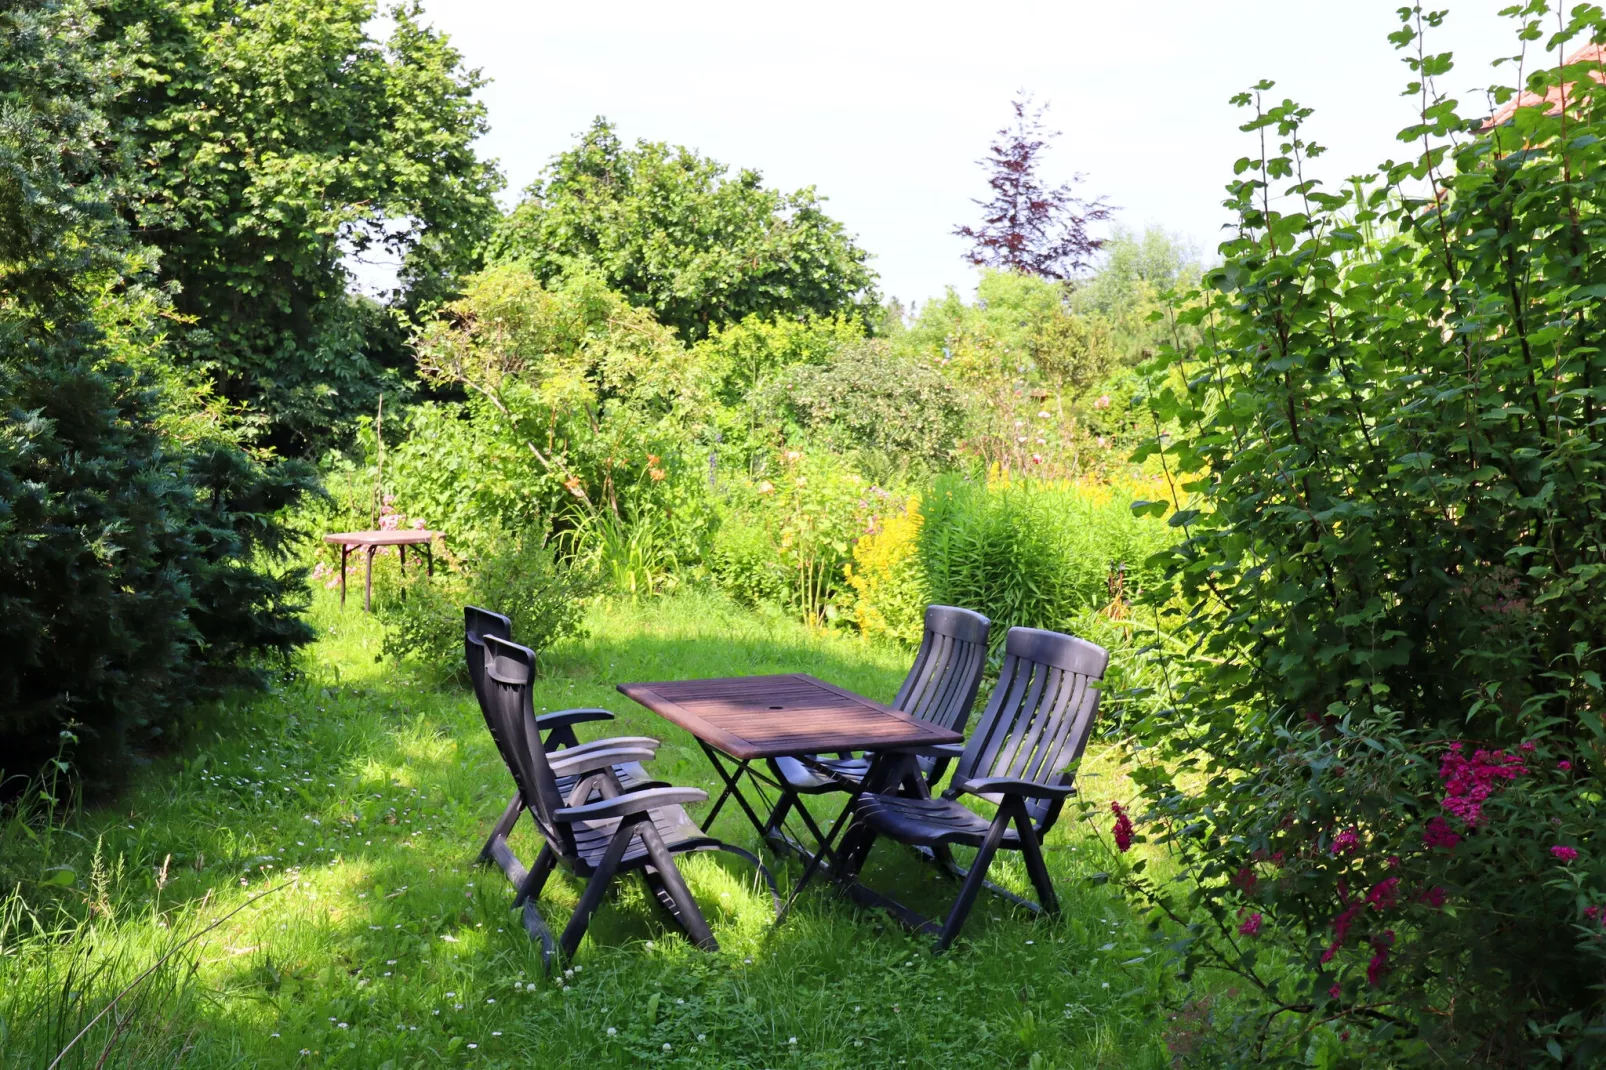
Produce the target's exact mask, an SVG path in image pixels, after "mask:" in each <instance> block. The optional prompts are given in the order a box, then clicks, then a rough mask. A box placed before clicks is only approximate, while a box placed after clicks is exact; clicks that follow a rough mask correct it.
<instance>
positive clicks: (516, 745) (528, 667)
mask: <svg viewBox="0 0 1606 1070" xmlns="http://www.w3.org/2000/svg"><path fill="white" fill-rule="evenodd" d="M481 639H482V641H483V642H484V644H485V661H484V670H485V682H484V688H485V708H486V718H485V719H486V722H487V724H489V725H490V726H491V738H492V739H494V740H495V741H496V748H497V750H498V751H500V752H501V754H502V760H503V761H504V762H506V763H507V768H508V772H510V773H512V774H513V782H514V783H515V784H517V785H518V789H519V795H520V796H521V797H522V798H523V799H524V806H525V808H526V809H528V810H529V811H530V814H531V815H532V816H533V817H534V818H535V823H536V825H537V826H539V827H540V829H541V835H543V836H544V837H546V841H547V843H549V844H550V845H551V846H552V849H553V850H554V851H555V852H557V853H558V854H559V855H560V856H562V857H565V858H572V857H574V854H575V846H574V834H573V831H572V830H571V829H570V828H569V827H568V826H567V825H564V824H561V823H559V822H558V821H555V820H554V819H553V817H552V815H553V814H554V813H555V812H556V811H557V810H559V809H560V808H561V807H563V806H564V805H565V803H564V799H563V795H562V794H561V793H560V792H559V791H558V780H557V777H556V776H555V775H554V774H553V772H552V766H551V765H550V764H548V762H547V757H546V751H545V750H544V749H543V748H542V746H541V735H540V733H539V732H538V731H537V730H536V725H535V708H534V705H533V701H534V700H533V696H532V694H531V690H530V688H531V681H533V680H534V679H535V651H533V650H531V649H530V648H529V647H525V646H519V644H517V643H514V642H510V641H508V640H506V639H499V638H497V637H496V636H494V635H482V637H481Z"/></svg>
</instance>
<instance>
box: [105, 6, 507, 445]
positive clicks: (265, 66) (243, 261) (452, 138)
mask: <svg viewBox="0 0 1606 1070" xmlns="http://www.w3.org/2000/svg"><path fill="white" fill-rule="evenodd" d="M102 11H103V14H104V23H103V26H102V31H101V37H102V38H103V39H104V40H106V41H114V42H116V44H117V46H118V47H120V48H123V49H125V50H126V51H127V52H128V54H129V56H130V59H131V61H132V62H131V64H130V66H129V70H128V73H127V75H126V77H127V78H128V79H129V86H128V91H127V92H124V93H121V94H119V95H118V96H117V98H116V99H115V100H114V101H113V102H112V104H111V109H112V118H113V121H114V122H115V124H116V125H117V126H118V127H119V129H120V132H121V134H122V136H123V137H125V138H126V139H127V140H128V142H129V144H130V148H131V150H132V155H133V159H134V160H135V161H136V163H137V166H138V168H139V169H140V171H141V172H142V173H141V174H140V175H139V178H140V179H141V182H142V187H143V188H142V190H141V196H140V197H139V198H138V199H137V200H132V201H129V202H127V203H126V206H125V207H126V214H127V216H128V218H129V221H130V222H131V223H132V224H133V226H134V227H135V228H136V232H137V234H138V235H139V237H140V238H141V240H143V241H144V242H146V243H149V244H150V245H152V246H154V247H155V248H156V249H157V250H159V251H160V253H161V257H162V263H161V269H162V273H163V275H164V277H165V278H166V279H168V280H169V281H170V283H171V284H172V286H173V288H174V290H175V296H174V312H175V313H176V315H177V317H178V318H180V319H181V320H182V321H183V322H184V323H185V324H186V328H185V329H184V330H183V331H181V332H180V333H179V335H178V336H177V337H176V339H175V341H176V343H177V345H176V346H175V352H176V353H177V354H178V355H179V356H180V358H181V359H183V360H185V361H187V362H189V363H191V364H194V365H199V366H203V367H205V368H206V369H207V370H208V371H209V373H210V374H211V375H212V376H213V378H214V380H215V382H216V383H217V385H218V387H219V389H220V391H221V392H222V393H223V394H224V395H225V396H226V397H228V398H230V399H231V400H234V401H237V402H241V403H244V404H245V405H246V406H247V407H248V408H249V409H251V410H253V411H255V412H257V413H259V414H261V415H263V416H265V417H266V418H267V420H268V421H269V424H270V438H269V440H270V441H271V442H272V443H273V444H274V445H276V446H279V447H280V448H283V449H289V450H294V451H298V452H305V451H308V450H311V449H314V448H317V447H318V446H320V445H322V444H324V443H326V442H327V441H328V440H329V438H330V436H331V433H332V432H331V430H330V429H331V428H332V427H333V426H334V425H335V424H337V423H338V421H339V420H340V418H341V417H343V416H346V415H349V414H351V413H352V412H353V411H362V410H367V409H369V408H371V406H372V403H373V400H374V397H373V396H374V393H375V392H376V391H378V390H379V389H382V388H383V384H384V382H385V378H384V374H383V372H384V370H385V369H386V368H387V367H390V368H395V367H398V366H400V365H401V364H402V363H403V362H404V359H405V355H404V353H403V351H402V347H401V346H400V344H399V341H400V339H401V338H402V332H400V331H398V330H395V329H393V328H392V327H391V325H389V324H388V323H387V322H386V318H387V317H386V312H385V310H383V309H382V308H381V307H380V306H379V305H377V304H376V303H375V302H373V301H366V300H363V299H359V298H356V297H353V296H351V295H349V294H348V288H349V284H350V276H349V272H348V270H347V268H346V266H345V261H346V258H347V256H348V255H356V256H362V255H364V254H366V253H370V252H373V251H382V252H383V253H384V254H385V255H386V256H388V257H389V258H399V259H401V260H402V264H403V266H402V270H401V274H400V285H401V292H399V293H397V294H393V295H391V301H392V302H393V303H399V304H400V305H402V306H404V307H406V308H414V307H417V306H418V305H420V304H431V303H434V302H436V301H438V300H439V299H441V298H442V297H444V296H449V294H450V290H451V286H452V285H453V280H454V279H455V278H456V277H457V276H458V275H459V274H461V273H462V272H463V271H464V270H465V269H467V268H469V267H471V266H472V262H473V258H474V256H475V254H476V251H477V249H478V248H479V246H480V244H481V243H482V241H483V239H484V236H485V235H486V233H488V229H489V226H490V224H491V222H492V221H493V220H494V218H495V216H496V209H495V204H494V201H493V199H492V195H493V194H494V193H495V191H496V190H497V188H499V184H500V179H499V177H498V174H497V172H496V170H495V168H494V166H493V165H492V164H490V163H487V162H485V161H482V160H480V159H479V158H478V157H477V156H476V155H475V153H474V149H473V142H474V140H475V139H476V138H477V137H478V136H479V135H480V134H481V133H482V132H483V131H484V129H485V117H484V108H483V106H482V105H481V104H480V103H479V102H478V101H476V100H475V99H474V92H475V90H476V89H477V88H478V86H479V85H480V84H481V82H480V78H479V75H478V73H477V72H474V71H467V70H464V69H463V67H462V64H461V61H460V57H459V56H458V53H457V52H456V51H455V50H454V49H453V48H452V47H451V46H450V44H449V43H448V42H447V40H446V38H445V37H444V36H443V35H441V34H438V33H435V32H433V31H431V30H429V29H427V28H426V27H424V26H423V25H422V24H421V22H420V10H419V7H418V5H417V4H416V3H414V4H411V5H409V6H405V7H397V8H395V9H393V10H392V11H391V12H390V17H391V21H392V23H393V28H392V31H391V33H390V35H389V37H388V38H387V39H386V40H385V41H384V42H383V43H381V42H379V41H376V40H375V39H374V38H373V37H372V36H370V32H369V27H370V25H371V24H372V22H373V20H374V16H375V13H376V11H375V5H374V4H373V3H372V2H371V0H272V2H271V3H270V2H264V0H204V2H201V3H186V4H180V3H175V2H173V0H108V2H107V3H106V4H105V5H104V7H103V8H102Z"/></svg>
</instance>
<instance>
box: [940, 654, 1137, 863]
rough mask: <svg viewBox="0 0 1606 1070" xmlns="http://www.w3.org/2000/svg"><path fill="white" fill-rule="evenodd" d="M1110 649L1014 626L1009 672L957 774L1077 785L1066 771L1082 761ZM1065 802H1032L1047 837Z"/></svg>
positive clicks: (1006, 665)
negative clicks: (1078, 761) (1075, 762)
mask: <svg viewBox="0 0 1606 1070" xmlns="http://www.w3.org/2000/svg"><path fill="white" fill-rule="evenodd" d="M1109 663H1110V652H1109V651H1107V650H1105V649H1104V648H1103V647H1101V646H1096V645H1095V644H1093V643H1089V642H1088V641H1086V640H1085V639H1078V638H1076V637H1075V636H1071V635H1062V634H1060V633H1059V632H1048V631H1043V630H1042V629H1039V628H1011V629H1010V630H1009V635H1008V636H1007V637H1006V638H1005V640H1004V667H1003V670H1002V671H1001V672H1000V673H999V675H998V686H997V687H995V688H994V689H993V693H992V697H991V698H990V699H988V701H987V709H986V711H985V712H983V713H982V716H981V722H980V723H979V724H978V725H977V726H976V731H975V733H974V734H973V735H971V737H970V741H969V743H967V744H966V745H965V754H964V757H962V758H960V759H959V765H958V768H957V769H956V771H955V775H956V776H961V777H967V778H968V777H1009V778H1010V779H1013V780H1030V781H1034V782H1036V783H1038V784H1066V783H1069V782H1070V779H1069V774H1068V773H1067V772H1066V767H1067V766H1069V765H1070V764H1071V763H1072V762H1074V761H1075V760H1076V759H1078V758H1080V757H1081V756H1082V751H1083V750H1084V749H1085V748H1086V747H1087V739H1088V736H1089V735H1090V734H1091V733H1092V731H1093V718H1094V716H1095V715H1096V714H1097V712H1098V708H1099V691H1098V688H1096V687H1095V686H1093V685H1094V684H1095V683H1096V682H1097V681H1099V680H1100V679H1102V678H1103V676H1104V670H1105V668H1106V667H1107V666H1108V665H1109ZM1060 807H1061V803H1059V802H1050V801H1049V800H1046V799H1028V800H1027V803H1026V809H1027V812H1028V813H1030V814H1031V817H1032V821H1033V823H1034V824H1036V825H1037V826H1038V829H1039V831H1041V832H1047V831H1048V828H1049V827H1050V826H1051V825H1052V824H1053V822H1054V820H1055V819H1056V818H1057V817H1058V816H1059V811H1060Z"/></svg>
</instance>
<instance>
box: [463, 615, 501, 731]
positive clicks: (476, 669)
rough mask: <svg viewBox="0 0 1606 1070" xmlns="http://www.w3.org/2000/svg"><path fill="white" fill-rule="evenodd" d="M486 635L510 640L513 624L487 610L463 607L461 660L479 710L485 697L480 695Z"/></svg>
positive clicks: (483, 672)
mask: <svg viewBox="0 0 1606 1070" xmlns="http://www.w3.org/2000/svg"><path fill="white" fill-rule="evenodd" d="M487 635H494V636H496V637H497V638H498V639H509V640H510V639H512V638H513V622H512V621H511V620H509V619H507V618H506V617H504V616H502V614H500V613H493V612H491V611H490V610H489V609H481V608H480V607H479V606H464V607H463V660H464V661H466V662H467V663H468V678H469V680H470V681H471V682H472V683H473V685H474V695H475V697H477V698H478V699H479V700H480V708H481V710H483V709H484V708H485V696H484V695H483V694H482V693H481V685H482V684H483V682H484V680H485V642H484V637H485V636H487Z"/></svg>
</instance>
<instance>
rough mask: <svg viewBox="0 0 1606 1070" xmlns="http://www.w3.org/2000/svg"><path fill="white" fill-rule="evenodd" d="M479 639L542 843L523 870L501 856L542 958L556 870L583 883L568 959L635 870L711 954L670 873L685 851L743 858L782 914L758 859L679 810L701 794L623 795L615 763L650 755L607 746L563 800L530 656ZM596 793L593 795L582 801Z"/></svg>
mask: <svg viewBox="0 0 1606 1070" xmlns="http://www.w3.org/2000/svg"><path fill="white" fill-rule="evenodd" d="M482 641H483V643H484V646H485V662H484V679H483V685H482V686H483V687H484V690H485V698H486V709H487V711H488V713H489V722H490V724H491V725H492V728H491V734H492V737H493V738H494V739H495V740H496V745H497V749H498V750H499V751H501V754H502V758H503V760H504V761H505V762H506V763H507V767H508V772H510V773H511V774H512V775H513V782H514V784H515V785H516V786H517V788H518V795H519V800H520V803H521V805H522V807H523V809H524V810H526V811H528V812H529V814H530V817H531V819H532V820H533V821H534V822H535V826H536V828H537V829H538V830H539V831H540V833H541V835H542V837H543V838H544V839H545V840H546V845H545V846H544V847H543V848H542V850H541V854H540V856H539V857H537V859H536V861H535V865H533V866H531V867H530V868H529V869H528V870H525V869H524V867H523V866H522V865H521V864H519V862H518V859H517V858H516V857H514V856H513V854H512V852H511V851H510V850H508V848H507V844H506V841H505V840H504V841H503V843H502V850H503V851H504V852H505V854H506V858H507V862H504V864H503V869H504V870H506V871H507V874H508V877H509V879H511V880H512V881H513V883H514V885H515V886H516V888H517V894H516V896H515V898H514V900H513V906H514V907H515V908H520V907H522V908H523V912H524V926H525V929H526V930H528V931H529V932H530V934H531V935H532V936H534V937H536V938H537V939H539V940H540V941H541V949H542V950H541V953H542V959H543V960H544V961H548V962H549V961H550V958H551V955H552V952H553V941H552V934H551V930H550V929H548V928H547V925H546V922H545V921H544V920H543V919H542V918H541V915H540V912H539V910H538V909H537V907H536V903H537V901H538V900H539V898H540V895H541V891H542V889H543V888H544V887H545V886H546V882H547V878H548V877H550V876H551V875H552V870H553V868H554V867H555V866H556V865H562V866H563V867H564V868H565V869H568V870H569V871H570V872H572V873H573V874H574V875H575V876H577V877H581V878H585V879H586V886H585V890H584V891H583V892H582V893H581V895H580V902H579V905H577V906H576V907H575V909H574V914H573V915H572V916H571V917H570V919H569V923H568V925H567V926H565V927H564V930H563V934H562V936H561V937H560V938H559V940H558V948H559V949H560V950H561V952H562V954H563V956H564V957H565V958H567V957H570V956H572V955H573V954H574V952H575V949H576V948H578V947H579V946H580V940H581V939H582V938H583V937H584V936H585V933H586V929H587V928H588V927H589V925H590V922H591V915H592V914H593V913H594V912H595V911H596V909H597V907H598V906H599V905H600V904H601V902H602V897H603V895H604V894H605V893H606V892H607V891H608V889H609V887H610V886H611V885H612V884H613V879H614V877H615V876H617V875H618V874H620V873H624V872H629V871H631V870H639V871H640V872H641V873H642V875H643V878H644V879H645V880H646V882H647V887H648V890H649V891H651V892H652V893H653V895H654V897H655V898H656V899H657V900H658V901H659V902H660V903H661V904H662V905H663V906H664V907H665V909H666V910H667V911H668V912H669V914H670V916H671V917H672V918H673V919H674V921H675V922H676V923H677V924H678V925H679V926H680V927H681V928H682V929H684V930H685V932H686V934H687V936H689V937H690V938H691V940H692V942H693V943H695V944H696V945H697V946H698V947H701V948H704V949H706V950H710V951H712V950H716V949H717V948H718V947H719V944H718V942H717V941H715V939H714V935H713V933H712V932H710V931H709V928H708V923H707V921H705V920H704V919H703V915H702V911H701V910H699V909H698V907H697V901H696V900H695V899H694V898H692V894H691V891H690V890H689V889H688V888H687V887H686V882H685V880H683V879H682V877H681V875H680V870H679V869H678V868H676V866H675V855H677V854H684V853H686V852H688V851H711V850H712V851H727V852H729V853H731V854H734V855H739V856H741V857H742V858H745V859H746V860H747V861H749V862H751V863H753V865H754V866H756V867H757V868H758V872H759V873H760V874H761V875H762V876H763V878H764V881H765V883H766V884H768V885H769V888H770V897H771V899H772V900H774V901H775V902H776V905H777V907H779V897H778V896H777V895H776V891H775V882H774V879H773V878H772V877H771V876H770V874H769V871H768V870H767V869H765V868H764V866H763V865H762V864H761V863H760V862H759V860H758V859H757V858H755V857H754V856H753V855H751V854H749V853H748V852H746V851H744V850H742V849H741V848H739V847H732V846H730V845H729V844H725V843H721V842H720V841H719V840H716V839H714V838H713V837H711V836H709V835H707V834H706V833H705V832H703V830H702V829H701V828H699V827H698V826H697V824H696V822H694V821H693V820H692V819H691V817H690V815H688V814H687V813H686V811H685V809H683V804H685V803H690V802H702V801H704V800H706V799H707V798H708V793H707V792H705V791H702V790H700V789H698V788H675V787H667V786H655V787H641V788H638V789H637V790H635V791H628V792H627V791H624V790H623V788H622V787H621V786H620V784H619V781H618V778H617V776H616V775H615V773H614V764H615V763H616V762H618V761H620V760H636V761H639V760H640V759H641V758H644V757H650V755H651V752H650V751H648V750H647V749H645V748H640V749H637V750H635V751H634V752H632V748H629V747H607V748H602V749H599V750H595V751H593V752H591V753H590V754H589V755H582V756H581V757H580V758H579V759H578V760H576V761H574V762H572V763H571V765H570V767H569V772H570V773H571V774H572V775H573V776H575V777H576V778H577V779H576V781H575V783H574V787H573V789H572V790H571V791H570V793H569V794H568V795H567V796H565V795H564V794H563V793H562V792H561V791H560V790H559V788H558V777H557V773H556V771H555V769H554V766H553V764H552V762H551V761H549V759H548V755H547V752H546V749H545V747H543V746H542V744H541V741H540V738H539V728H538V724H537V721H536V718H535V713H534V707H533V705H532V699H531V681H532V680H533V679H534V676H535V652H534V651H532V650H530V649H529V648H528V647H522V646H519V645H518V644H517V643H512V642H508V641H505V640H502V639H498V638H496V637H495V636H494V635H482ZM593 794H595V795H598V796H600V798H597V799H596V800H595V801H588V800H591V799H592V796H593ZM498 860H499V861H501V859H498ZM509 863H510V864H509Z"/></svg>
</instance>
